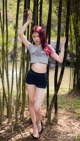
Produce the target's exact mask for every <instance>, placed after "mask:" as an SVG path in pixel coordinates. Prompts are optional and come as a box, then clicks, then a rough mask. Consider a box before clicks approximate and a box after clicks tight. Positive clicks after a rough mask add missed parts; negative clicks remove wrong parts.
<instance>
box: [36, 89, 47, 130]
mask: <svg viewBox="0 0 80 141" xmlns="http://www.w3.org/2000/svg"><path fill="white" fill-rule="evenodd" d="M44 90H45V89H44V88H37V87H36V99H35V105H34V109H35V115H36V123H37V126H38V131H39V132H40V131H41V128H42V127H41V105H42V102H43V98H44Z"/></svg>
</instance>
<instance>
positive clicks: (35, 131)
mask: <svg viewBox="0 0 80 141" xmlns="http://www.w3.org/2000/svg"><path fill="white" fill-rule="evenodd" d="M27 90H28V93H29V112H30V117H31V120H32V123H33V136H34V137H38V128H37V125H36V117H35V110H34V103H35V96H36V87H35V85H29V84H27Z"/></svg>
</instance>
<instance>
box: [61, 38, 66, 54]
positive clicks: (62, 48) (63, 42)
mask: <svg viewBox="0 0 80 141" xmlns="http://www.w3.org/2000/svg"><path fill="white" fill-rule="evenodd" d="M65 42H66V37H64V39H63V41H62V43H61V51H62V52H63V51H64V50H65V48H64V47H65Z"/></svg>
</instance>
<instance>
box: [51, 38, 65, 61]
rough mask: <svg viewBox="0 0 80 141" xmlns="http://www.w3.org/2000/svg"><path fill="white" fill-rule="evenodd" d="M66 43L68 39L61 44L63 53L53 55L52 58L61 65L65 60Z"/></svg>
mask: <svg viewBox="0 0 80 141" xmlns="http://www.w3.org/2000/svg"><path fill="white" fill-rule="evenodd" d="M65 42H66V37H65V38H64V39H63V41H62V44H61V51H60V53H59V55H58V54H57V53H56V52H53V53H51V55H50V56H51V57H52V58H54V59H55V60H56V61H58V62H59V63H62V62H63V58H64V47H65Z"/></svg>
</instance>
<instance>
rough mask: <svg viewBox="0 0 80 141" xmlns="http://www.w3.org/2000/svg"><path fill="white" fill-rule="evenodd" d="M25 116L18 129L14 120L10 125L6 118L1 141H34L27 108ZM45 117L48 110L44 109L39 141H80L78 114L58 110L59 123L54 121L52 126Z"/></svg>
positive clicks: (0, 127) (0, 137)
mask: <svg viewBox="0 0 80 141" xmlns="http://www.w3.org/2000/svg"><path fill="white" fill-rule="evenodd" d="M53 114H54V113H53ZM25 115H26V116H25V119H24V122H21V121H20V122H19V124H18V127H17V128H15V126H14V120H13V121H12V122H11V123H8V119H7V118H6V117H4V121H3V124H2V126H0V141H34V139H33V138H32V136H31V127H32V124H31V123H30V117H29V112H28V109H27V108H26V110H25ZM45 115H46V109H45V107H43V108H42V121H43V124H44V130H43V132H42V134H41V135H40V138H39V141H80V119H77V118H76V114H74V113H71V112H67V111H66V110H61V109H58V116H57V123H56V122H55V121H53V122H52V123H51V125H47V124H46V121H47V118H46V116H45ZM52 116H53V115H52Z"/></svg>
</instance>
